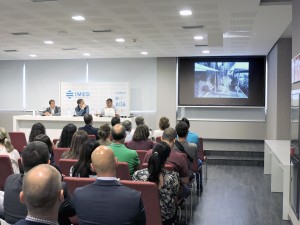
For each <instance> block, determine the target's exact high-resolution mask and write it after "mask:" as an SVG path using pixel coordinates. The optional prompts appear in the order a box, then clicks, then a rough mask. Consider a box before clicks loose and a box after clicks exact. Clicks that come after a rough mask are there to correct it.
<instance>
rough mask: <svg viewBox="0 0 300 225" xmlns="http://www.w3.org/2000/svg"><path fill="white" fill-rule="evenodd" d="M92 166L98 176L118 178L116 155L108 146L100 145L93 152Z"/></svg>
mask: <svg viewBox="0 0 300 225" xmlns="http://www.w3.org/2000/svg"><path fill="white" fill-rule="evenodd" d="M91 166H92V168H93V169H94V170H95V172H96V173H97V176H116V168H117V162H116V159H115V154H114V152H113V151H112V150H111V149H110V148H108V147H107V146H104V145H100V146H99V147H97V148H96V149H95V150H94V151H93V153H92V165H91Z"/></svg>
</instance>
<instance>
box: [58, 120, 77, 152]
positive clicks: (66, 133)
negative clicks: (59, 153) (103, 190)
mask: <svg viewBox="0 0 300 225" xmlns="http://www.w3.org/2000/svg"><path fill="white" fill-rule="evenodd" d="M76 131H77V127H76V126H75V125H74V124H73V123H68V124H67V125H66V126H64V128H63V129H62V131H61V135H60V139H59V141H58V142H57V144H56V146H57V147H58V148H70V146H71V142H72V137H73V134H75V132H76Z"/></svg>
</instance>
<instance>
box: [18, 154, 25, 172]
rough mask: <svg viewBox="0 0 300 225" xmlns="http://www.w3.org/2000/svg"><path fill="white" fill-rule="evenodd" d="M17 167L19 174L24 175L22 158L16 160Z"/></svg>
mask: <svg viewBox="0 0 300 225" xmlns="http://www.w3.org/2000/svg"><path fill="white" fill-rule="evenodd" d="M18 165H19V170H20V173H24V167H23V163H22V158H21V157H20V158H18Z"/></svg>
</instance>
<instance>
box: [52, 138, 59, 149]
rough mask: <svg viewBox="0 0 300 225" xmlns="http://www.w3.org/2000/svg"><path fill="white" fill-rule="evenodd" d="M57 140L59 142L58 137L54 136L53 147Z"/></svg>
mask: <svg viewBox="0 0 300 225" xmlns="http://www.w3.org/2000/svg"><path fill="white" fill-rule="evenodd" d="M57 142H59V138H54V139H53V141H52V143H53V146H54V147H55V146H56V144H57Z"/></svg>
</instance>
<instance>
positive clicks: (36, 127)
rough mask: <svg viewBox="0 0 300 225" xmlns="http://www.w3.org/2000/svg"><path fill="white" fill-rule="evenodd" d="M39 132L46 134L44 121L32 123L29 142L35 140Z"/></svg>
mask: <svg viewBox="0 0 300 225" xmlns="http://www.w3.org/2000/svg"><path fill="white" fill-rule="evenodd" d="M39 134H46V128H45V126H44V125H43V124H42V123H35V124H33V125H32V128H31V131H30V134H29V142H33V141H34V139H35V137H36V136H38V135H39Z"/></svg>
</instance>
